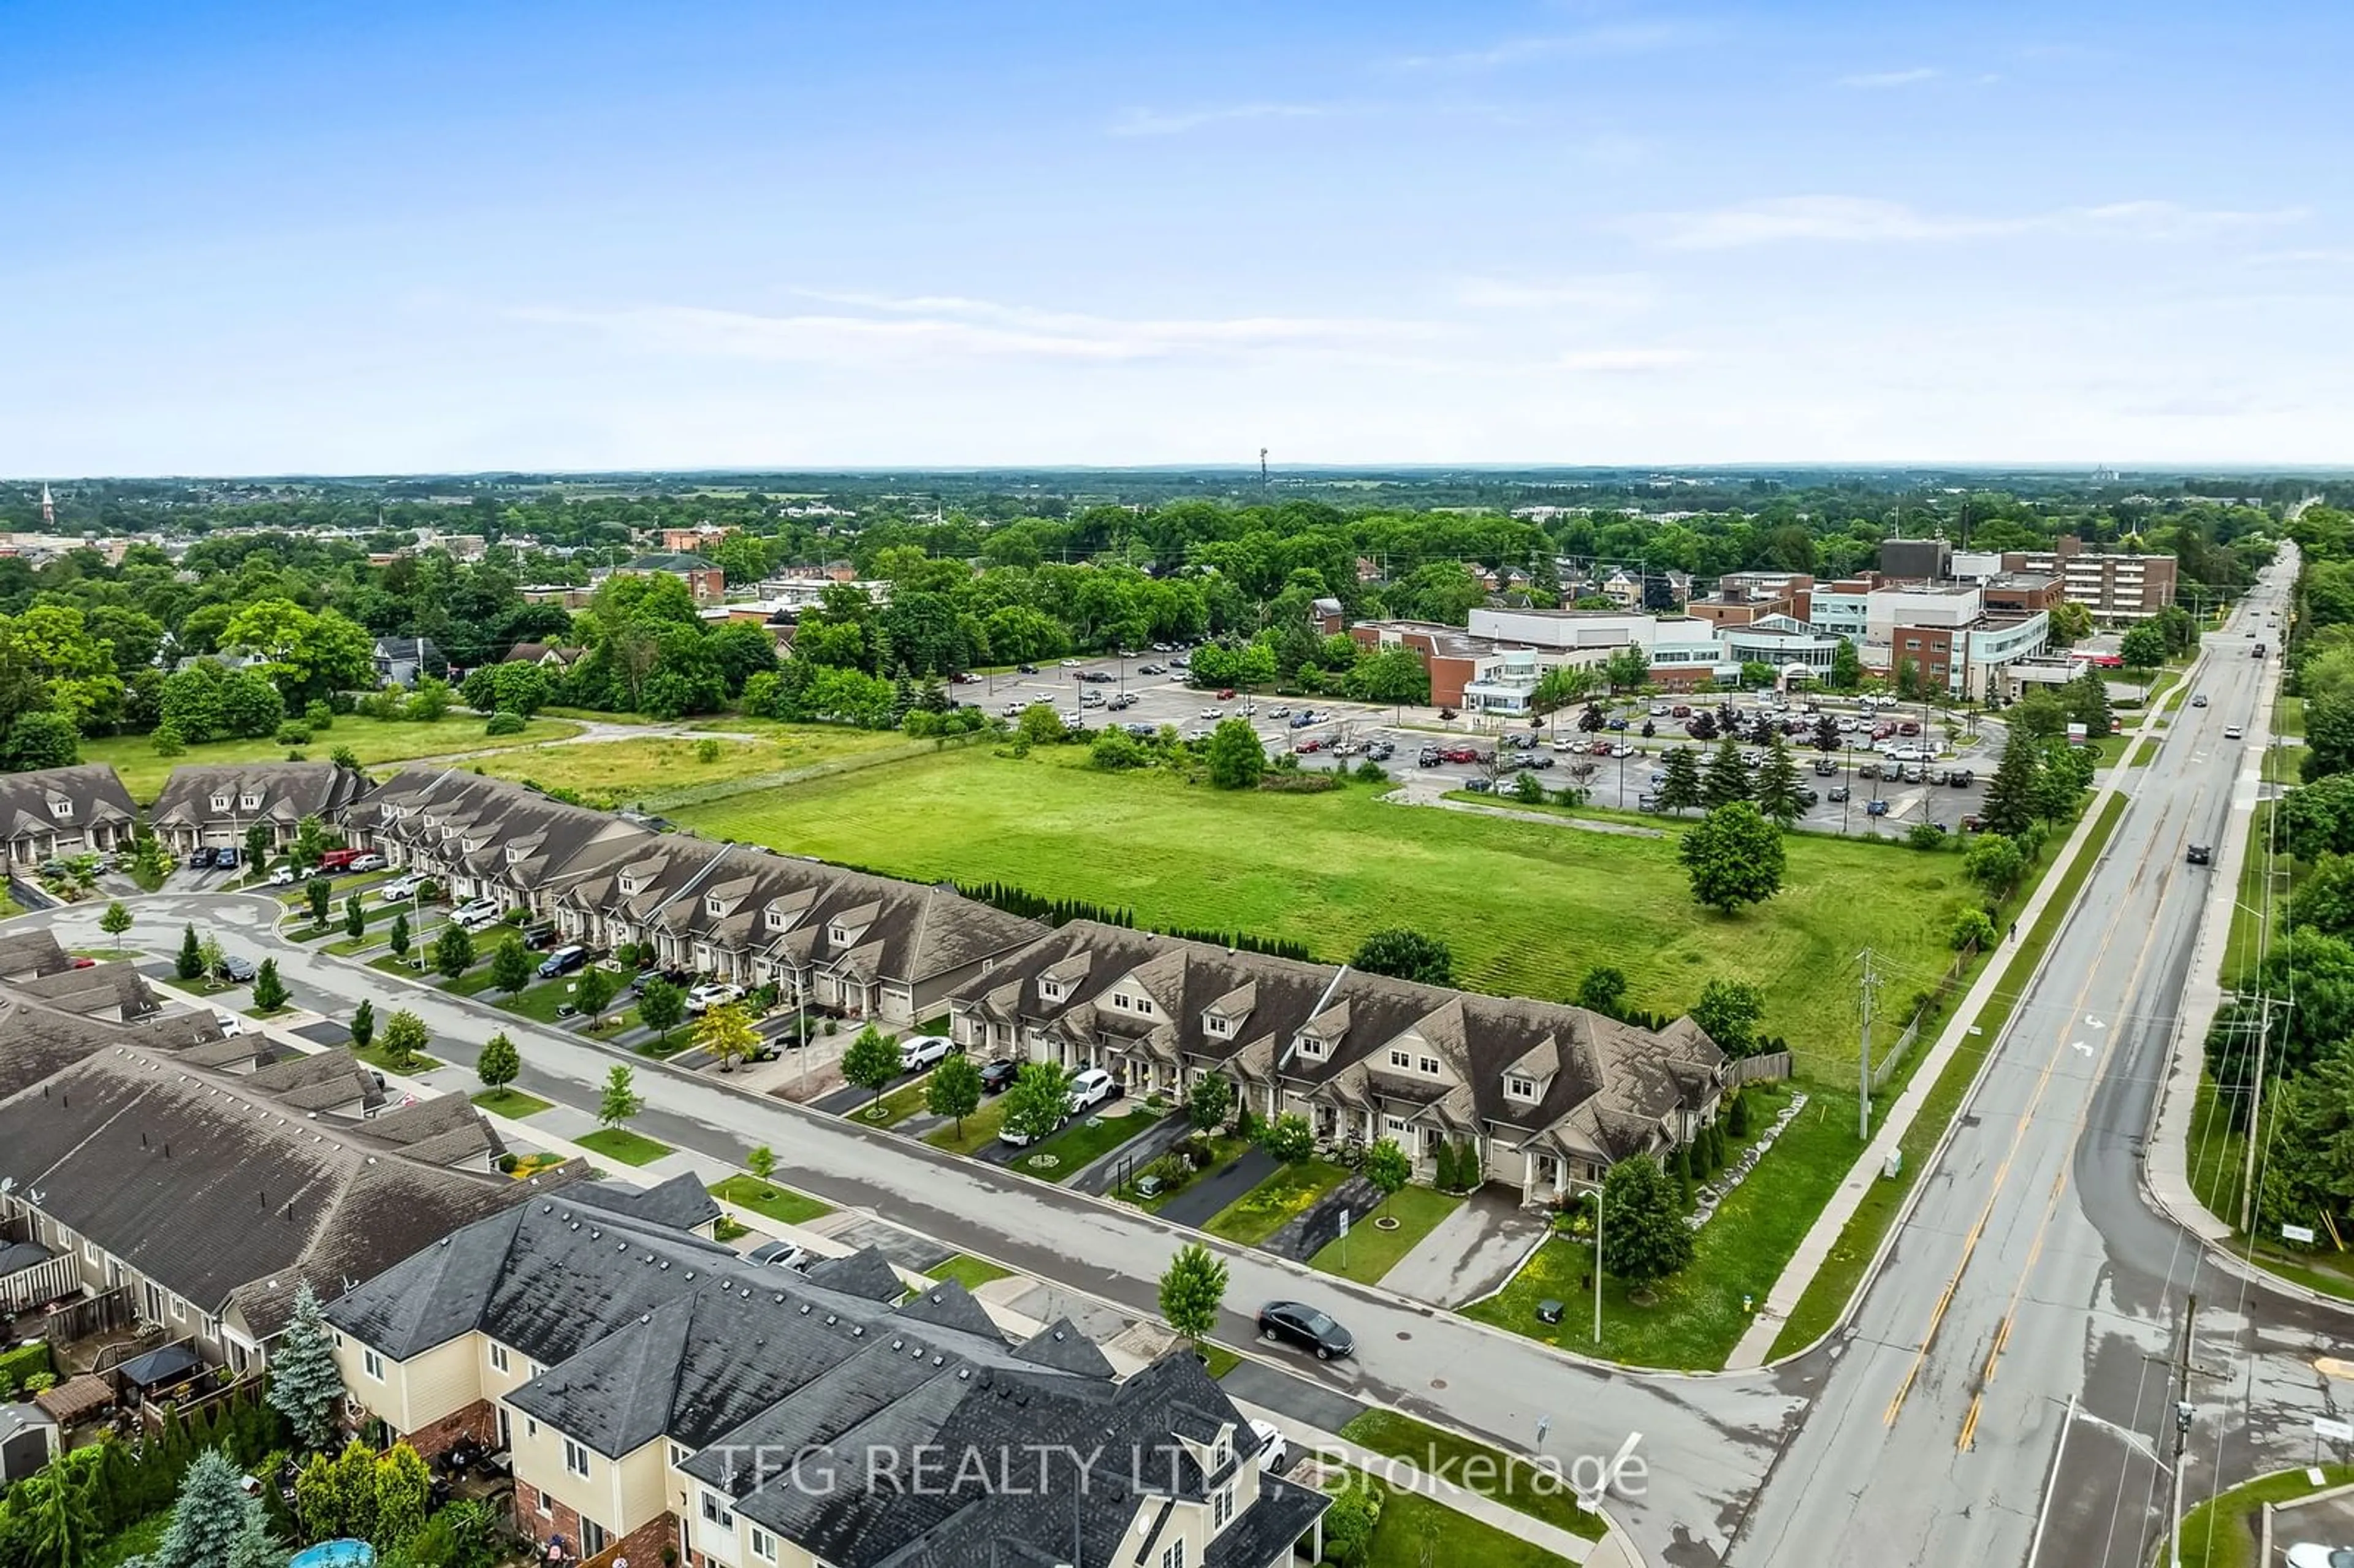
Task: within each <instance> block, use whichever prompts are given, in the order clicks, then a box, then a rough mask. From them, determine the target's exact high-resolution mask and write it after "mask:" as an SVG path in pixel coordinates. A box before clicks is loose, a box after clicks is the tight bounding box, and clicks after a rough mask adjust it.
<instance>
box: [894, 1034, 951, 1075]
mask: <svg viewBox="0 0 2354 1568" xmlns="http://www.w3.org/2000/svg"><path fill="white" fill-rule="evenodd" d="M955 1049H956V1042H955V1041H953V1040H951V1039H949V1037H948V1036H947V1035H945V1034H910V1035H909V1036H907V1038H906V1039H905V1040H902V1041H900V1042H899V1065H900V1066H901V1067H902V1068H903V1069H905V1070H906V1071H907V1072H910V1073H920V1072H922V1071H924V1070H925V1069H926V1068H928V1067H937V1066H938V1065H940V1064H941V1063H942V1062H945V1061H947V1060H948V1059H949V1052H951V1051H954V1050H955Z"/></svg>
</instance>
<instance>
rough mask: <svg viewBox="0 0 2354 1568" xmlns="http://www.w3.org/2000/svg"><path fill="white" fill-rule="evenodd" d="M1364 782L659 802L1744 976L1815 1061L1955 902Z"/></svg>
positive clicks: (841, 788)
mask: <svg viewBox="0 0 2354 1568" xmlns="http://www.w3.org/2000/svg"><path fill="white" fill-rule="evenodd" d="M559 749H569V748H559ZM1378 793H1379V789H1378V788H1376V787H1372V786H1363V785H1352V786H1350V787H1349V788H1347V789H1342V790H1341V791H1337V792H1334V793H1331V794H1324V795H1275V794H1260V793H1250V794H1227V793H1223V792H1219V791H1215V790H1213V789H1209V788H1207V787H1206V786H1189V785H1187V784H1185V783H1183V782H1182V781H1180V780H1179V779H1175V778H1172V777H1171V776H1169V775H1166V774H1161V773H1153V774H1130V775H1125V776H1122V775H1110V774H1103V773H1097V772H1096V771H1094V770H1093V769H1091V768H1087V766H1086V765H1085V758H1084V754H1083V753H1079V752H1077V751H1076V750H1063V749H1059V748H1058V749H1056V750H1055V751H1053V752H1050V753H1047V754H1044V755H1043V756H1033V757H1032V758H1027V759H1023V760H1016V759H1013V758H997V757H992V756H989V755H986V754H983V753H981V752H979V751H977V750H974V751H964V752H953V753H947V754H943V755H940V756H937V757H919V758H911V759H909V760H907V761H906V762H901V763H895V764H892V765H890V766H888V767H884V768H868V769H864V770H862V771H859V772H854V773H850V774H845V775H841V776H838V777H832V778H826V779H812V780H811V781H808V782H806V783H802V784H798V785H794V786H792V787H790V788H787V789H770V790H757V791H753V792H750V793H747V794H744V795H740V796H736V797H732V798H730V799H727V800H718V801H714V802H712V803H710V804H708V805H703V806H696V807H691V808H687V809H684V810H679V811H677V812H675V813H673V815H675V816H676V817H677V818H678V819H679V820H681V821H684V822H685V823H687V824H688V825H690V826H693V827H695V828H697V829H699V830H701V831H702V832H705V833H708V834H710V835H712V836H714V837H725V838H731V839H739V840H748V841H750V842H756V843H766V844H770V845H773V846H775V847H776V848H778V849H782V850H790V851H794V852H798V853H807V854H814V855H818V856H821V857H822V858H824V859H828V860H838V861H844V862H850V863H855V864H860V865H865V866H871V867H873V868H875V869H876V870H879V871H885V872H889V873H892V874H897V875H901V876H907V877H911V878H914V879H916V880H918V881H934V880H938V879H943V878H945V879H953V880H957V881H964V882H985V881H1004V882H1010V883H1014V884H1018V885H1022V886H1024V887H1027V888H1029V889H1031V890H1032V891H1033V892H1035V893H1040V894H1044V895H1050V896H1065V897H1076V898H1087V899H1094V900H1097V901H1098V902H1101V903H1105V904H1111V905H1122V906H1128V907H1129V908H1132V909H1133V910H1135V912H1136V916H1137V920H1138V922H1139V924H1140V925H1156V924H1157V925H1176V926H1193V927H1216V928H1220V929H1242V930H1246V931H1253V932H1257V933H1261V934H1263V935H1267V936H1278V937H1289V938H1296V939H1298V940H1299V941H1302V942H1305V943H1306V944H1307V945H1308V947H1309V948H1310V950H1311V951H1312V952H1314V953H1315V954H1316V955H1317V956H1318V957H1319V958H1321V959H1331V960H1341V959H1347V958H1349V957H1350V956H1351V954H1352V953H1353V952H1354V951H1355V950H1356V947H1357V944H1358V942H1359V940H1360V939H1362V938H1363V937H1364V935H1365V934H1366V933H1367V932H1369V931H1372V930H1374V929H1377V928H1379V927H1384V926H1395V925H1408V926H1414V927H1418V928H1420V929H1422V930H1424V931H1426V932H1428V933H1429V934H1431V935H1433V936H1436V937H1439V938H1444V939H1445V940H1446V941H1447V943H1448V945H1449V946H1450V947H1452V948H1453V949H1454V952H1455V959H1456V976H1457V979H1458V981H1459V982H1460V983H1462V984H1464V985H1466V986H1469V987H1470V988H1472V989H1475V990H1479V991H1492V992H1498V993H1503V994H1513V995H1523V996H1534V997H1542V998H1546V999H1550V1000H1559V999H1562V998H1564V997H1566V996H1568V995H1569V994H1570V992H1571V991H1573V990H1574V989H1575V986H1576V984H1577V981H1578V978H1579V977H1580V976H1581V975H1583V974H1584V973H1585V970H1586V969H1589V968H1590V967H1592V966H1594V965H1596V964H1611V965H1615V966H1617V968H1618V969H1622V970H1624V971H1625V972H1626V974H1627V977H1628V981H1629V984H1630V988H1631V991H1632V995H1631V998H1630V1000H1631V1001H1632V1002H1633V1004H1634V1005H1636V1006H1638V1007H1643V1008H1649V1009H1652V1010H1655V1011H1681V1009H1683V1008H1685V1007H1688V1006H1690V1005H1691V1002H1692V1001H1694V1000H1695V999H1696V998H1697V997H1698V996H1699V995H1700V991H1701V987H1702V985H1703V984H1704V983H1706V982H1707V981H1708V980H1710V979H1712V977H1715V976H1719V975H1724V976H1731V977H1734V978H1737V979H1743V980H1752V981H1754V982H1755V983H1756V984H1757V985H1759V986H1760V987H1762V988H1763V989H1764V991H1765V996H1766V1015H1765V1028H1766V1030H1767V1032H1768V1033H1777V1034H1781V1035H1784V1036H1786V1037H1787V1039H1788V1040H1789V1041H1790V1044H1791V1045H1792V1047H1793V1049H1794V1050H1796V1051H1797V1052H1798V1054H1800V1056H1801V1057H1802V1058H1804V1061H1805V1065H1807V1067H1808V1068H1809V1069H1810V1070H1819V1071H1824V1072H1829V1071H1834V1070H1838V1071H1844V1070H1845V1065H1846V1064H1847V1063H1848V1062H1850V1061H1851V1060H1852V1059H1853V1055H1854V1049H1855V1047H1854V1038H1855V1022H1856V983H1855V982H1856V976H1857V967H1856V962H1855V959H1856V955H1857V954H1858V953H1859V952H1860V951H1861V949H1862V948H1865V947H1866V946H1870V947H1871V948H1872V949H1873V950H1874V953H1875V954H1876V958H1877V962H1878V964H1879V966H1880V972H1882V974H1884V975H1894V976H1901V977H1902V978H1901V980H1897V981H1896V982H1895V984H1896V986H1897V987H1898V988H1899V989H1898V990H1897V991H1896V996H1897V997H1898V998H1899V999H1902V998H1903V997H1905V996H1909V995H1911V994H1912V992H1913V991H1915V990H1920V989H1925V988H1926V987H1927V986H1928V985H1929V984H1930V983H1931V981H1932V980H1934V978H1935V976H1936V975H1937V974H1938V973H1939V972H1940V971H1941V970H1943V969H1945V967H1946V964H1947V963H1948V962H1949V961H1950V960H1951V959H1952V954H1951V952H1950V950H1949V949H1948V948H1947V945H1946V938H1947V936H1948V934H1949V933H1950V932H1951V931H1952V929H1953V924H1954V918H1955V916H1956V914H1958V913H1959V911H1960V910H1961V909H1962V907H1963V906H1965V905H1966V904H1967V903H1969V902H1970V901H1971V899H1972V894H1971V892H1970V889H1969V887H1968V885H1967V880H1966V879H1965V878H1964V876H1963V875H1962V857H1961V855H1960V854H1959V853H1956V852H1955V851H1951V850H1948V851H1944V852H1940V853H1924V852H1921V851H1917V850H1910V849H1905V848H1903V847H1902V846H1901V845H1897V844H1894V843H1868V842H1850V841H1840V840H1837V839H1830V838H1822V837H1816V836H1813V835H1793V836H1792V837H1791V838H1790V839H1789V840H1788V856H1789V870H1788V874H1787V877H1786V885H1785V887H1784V890H1783V892H1782V893H1781V895H1779V896H1777V897H1776V898H1775V899H1773V900H1772V901H1771V902H1770V903H1768V904H1766V905H1765V906H1762V907H1759V908H1753V909H1751V910H1749V911H1747V912H1745V913H1744V914H1741V915H1738V916H1722V915H1715V914H1712V913H1710V912H1708V911H1706V910H1703V909H1702V908H1701V907H1699V906H1697V905H1695V904H1694V903H1693V902H1692V899H1691V889H1690V886H1689V885H1688V883H1687V882H1686V880H1685V875H1684V871H1683V868H1682V866H1681V864H1680V863H1678V861H1677V858H1676V845H1677V838H1676V835H1675V833H1674V832H1673V831H1672V830H1670V832H1668V833H1666V834H1665V835H1664V836H1662V837H1659V838H1649V837H1638V836H1634V835H1629V834H1622V833H1602V832H1588V831H1585V830H1583V829H1578V828H1573V827H1554V826H1552V825H1550V824H1547V823H1542V822H1523V821H1511V820H1506V819H1500V818H1494V817H1486V816H1479V815H1474V814H1471V813H1469V812H1461V811H1448V810H1437V809H1434V808H1426V807H1406V806H1395V805H1385V804H1384V803H1382V802H1381V801H1380V800H1378V799H1377V798H1376V796H1377V795H1378ZM1882 1005H1883V1008H1884V1007H1885V1006H1886V1005H1887V998H1886V997H1885V996H1883V1000H1882Z"/></svg>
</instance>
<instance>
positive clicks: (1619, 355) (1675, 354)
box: [1553, 348, 1700, 375]
mask: <svg viewBox="0 0 2354 1568" xmlns="http://www.w3.org/2000/svg"><path fill="white" fill-rule="evenodd" d="M1698 358H1700V354H1699V351H1698V350H1696V349H1690V348H1579V349H1572V350H1570V351H1569V352H1568V353H1566V354H1564V355H1562V356H1561V357H1560V358H1559V359H1557V360H1555V361H1554V362H1553V363H1555V364H1556V365H1558V366H1561V367H1562V368H1563V369H1564V370H1585V371H1592V372H1596V373H1599V374H1604V375H1628V374H1638V373H1640V372H1643V371H1649V370H1673V369H1675V368H1677V367H1678V366H1685V365H1690V364H1691V363H1692V362H1693V361H1695V360H1697V359H1698Z"/></svg>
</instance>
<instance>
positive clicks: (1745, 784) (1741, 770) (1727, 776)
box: [1701, 735, 1749, 811]
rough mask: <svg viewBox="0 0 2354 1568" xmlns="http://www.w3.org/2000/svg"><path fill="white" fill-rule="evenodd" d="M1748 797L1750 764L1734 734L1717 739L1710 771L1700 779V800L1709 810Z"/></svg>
mask: <svg viewBox="0 0 2354 1568" xmlns="http://www.w3.org/2000/svg"><path fill="white" fill-rule="evenodd" d="M1747 799H1749V768H1748V767H1747V765H1746V764H1744V762H1743V761H1742V760H1741V748H1740V747H1737V746H1735V745H1734V742H1733V737H1732V736H1729V735H1728V736H1725V737H1724V738H1723V739H1722V740H1720V741H1718V742H1717V743H1716V750H1715V751H1714V752H1712V754H1710V757H1709V759H1708V774H1707V776H1706V777H1705V778H1704V779H1702V780H1701V803H1702V804H1703V805H1705V806H1706V807H1707V808H1708V809H1709V810H1712V811H1713V810H1716V809H1717V808H1718V807H1719V806H1729V805H1731V804H1733V803H1734V801H1735V800H1747Z"/></svg>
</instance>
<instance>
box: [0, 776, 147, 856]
mask: <svg viewBox="0 0 2354 1568" xmlns="http://www.w3.org/2000/svg"><path fill="white" fill-rule="evenodd" d="M58 801H63V802H65V803H66V805H67V807H68V810H66V811H65V812H64V813H63V814H60V813H59V812H58V810H55V807H56V804H57V803H58ZM138 818H139V808H138V806H137V805H136V804H134V803H133V800H132V799H131V791H130V790H128V789H124V788H123V787H122V778H121V777H120V776H119V775H118V774H116V772H115V771H114V768H113V766H112V765H111V763H104V762H85V763H81V764H80V765H78V766H76V767H72V768H38V769H36V770H34V771H32V772H29V773H0V840H5V839H18V838H29V837H37V836H39V835H42V834H47V833H54V832H69V833H79V832H82V831H83V830H85V829H87V828H88V827H90V825H91V824H92V823H94V822H115V823H120V824H122V825H123V826H126V827H127V826H129V825H130V824H131V823H133V822H134V821H138Z"/></svg>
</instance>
